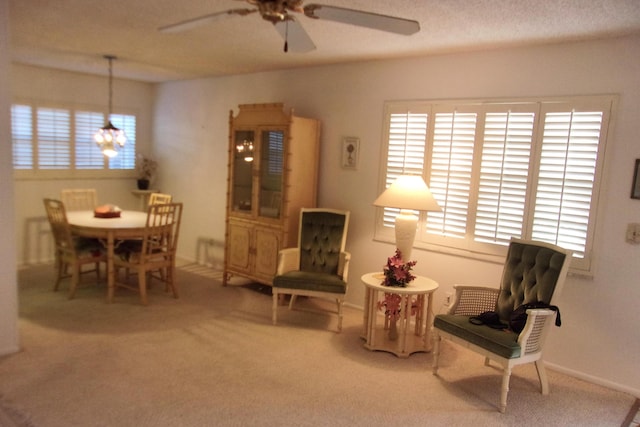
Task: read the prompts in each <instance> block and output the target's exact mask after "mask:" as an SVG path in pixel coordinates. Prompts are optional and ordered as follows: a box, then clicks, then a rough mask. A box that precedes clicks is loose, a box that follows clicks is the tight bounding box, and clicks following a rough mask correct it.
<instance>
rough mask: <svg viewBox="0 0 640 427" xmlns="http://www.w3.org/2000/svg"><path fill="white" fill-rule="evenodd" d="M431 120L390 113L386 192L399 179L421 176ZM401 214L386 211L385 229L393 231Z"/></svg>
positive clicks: (418, 114)
mask: <svg viewBox="0 0 640 427" xmlns="http://www.w3.org/2000/svg"><path fill="white" fill-rule="evenodd" d="M428 118H429V114H428V113H427V112H411V111H407V110H406V109H405V111H404V112H395V113H394V112H392V113H390V116H389V131H388V138H387V141H388V151H387V173H386V178H385V188H387V187H389V186H390V185H391V184H392V183H393V182H394V181H395V180H396V178H398V177H399V176H400V175H403V174H409V175H412V174H413V175H422V172H423V170H424V159H425V146H426V143H425V141H426V139H427V122H428ZM399 212H400V210H399V209H395V208H384V213H383V224H384V226H385V227H393V226H394V223H395V220H396V215H398V213H399Z"/></svg>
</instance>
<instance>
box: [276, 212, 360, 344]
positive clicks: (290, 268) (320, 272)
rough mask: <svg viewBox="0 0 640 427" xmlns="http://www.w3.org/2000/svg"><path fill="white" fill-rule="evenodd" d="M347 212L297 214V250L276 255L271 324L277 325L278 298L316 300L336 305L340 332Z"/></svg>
mask: <svg viewBox="0 0 640 427" xmlns="http://www.w3.org/2000/svg"><path fill="white" fill-rule="evenodd" d="M348 226H349V212H347V211H339V210H334V209H319V208H303V209H301V210H300V226H299V233H298V247H297V248H287V249H282V250H281V251H280V252H279V253H278V270H277V272H276V276H275V277H274V279H273V288H272V293H273V314H272V317H273V324H274V325H275V324H277V321H278V305H279V298H280V295H291V300H290V302H289V309H292V308H293V304H294V302H295V299H296V296H298V295H303V296H307V297H319V298H324V299H331V300H335V301H336V303H337V314H338V332H339V331H341V330H342V304H343V301H344V296H345V294H346V293H347V276H348V274H349V260H350V259H351V254H349V253H348V252H346V251H345V243H346V240H347V228H348Z"/></svg>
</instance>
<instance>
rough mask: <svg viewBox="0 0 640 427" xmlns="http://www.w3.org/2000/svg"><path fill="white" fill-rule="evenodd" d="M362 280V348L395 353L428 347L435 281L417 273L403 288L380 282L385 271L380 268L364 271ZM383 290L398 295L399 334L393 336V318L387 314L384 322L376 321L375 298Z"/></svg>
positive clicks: (378, 297)
mask: <svg viewBox="0 0 640 427" xmlns="http://www.w3.org/2000/svg"><path fill="white" fill-rule="evenodd" d="M361 280H362V283H363V284H364V285H365V287H366V293H365V300H364V319H363V331H362V334H363V338H364V339H365V344H364V346H365V348H368V349H369V350H381V351H388V352H390V353H393V354H395V355H396V356H398V357H409V355H411V354H412V353H416V352H429V351H431V331H430V330H431V324H432V323H433V309H432V302H433V293H434V292H435V290H436V289H438V283H437V282H436V281H435V280H432V279H429V278H428V277H424V276H416V278H415V279H414V280H413V281H411V282H410V283H409V284H408V285H407V287H404V288H400V287H390V286H383V285H382V282H383V280H384V275H383V274H382V273H380V272H376V273H367V274H364V275H363V276H362V277H361ZM385 293H388V294H396V295H399V296H400V298H401V299H400V318H399V319H398V320H397V330H398V337H397V339H395V340H394V339H390V338H389V327H390V324H391V322H392V320H390V318H389V315H388V314H385V315H384V323H383V324H381V325H378V317H379V316H378V313H379V312H380V310H379V309H378V301H379V300H380V299H382V298H383V297H384V294H385Z"/></svg>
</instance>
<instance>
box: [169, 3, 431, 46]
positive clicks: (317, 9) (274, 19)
mask: <svg viewBox="0 0 640 427" xmlns="http://www.w3.org/2000/svg"><path fill="white" fill-rule="evenodd" d="M236 1H246V2H247V3H249V4H252V5H254V6H256V7H257V8H256V9H229V10H225V11H222V12H215V13H211V14H208V15H203V16H199V17H197V18H192V19H188V20H186V21H181V22H178V23H175V24H171V25H166V26H163V27H160V28H159V29H158V30H159V31H160V32H163V33H177V32H180V31H185V30H189V29H191V28H194V27H199V26H201V25H204V24H209V23H212V22H216V21H221V20H223V19H227V18H232V17H235V16H246V15H249V14H252V13H255V12H258V13H259V14H260V16H261V17H262V19H264V20H266V21H269V22H271V23H272V24H273V25H274V27H275V29H276V30H277V31H278V33H279V34H280V36H281V37H282V38H283V39H284V51H285V52H287V51H288V50H289V48H291V50H292V51H294V52H309V51H311V50H314V49H315V48H316V46H315V45H314V44H313V41H312V40H311V38H310V37H309V35H308V34H307V32H306V31H305V30H304V28H303V27H302V25H300V23H298V21H297V20H296V19H295V17H294V15H293V14H292V13H290V12H295V13H304V15H306V16H307V17H309V18H312V19H325V20H328V21H336V22H342V23H345V24H351V25H357V26H360V27H367V28H373V29H376V30H381V31H387V32H390V33H396V34H403V35H411V34H414V33H416V32H418V31H420V24H419V23H418V22H417V21H413V20H410V19H404V18H397V17H394V16H388V15H380V14H377V13H371V12H365V11H361V10H354V9H346V8H343V7H336V6H327V5H322V4H308V5H306V6H303V5H302V3H303V1H304V0H236Z"/></svg>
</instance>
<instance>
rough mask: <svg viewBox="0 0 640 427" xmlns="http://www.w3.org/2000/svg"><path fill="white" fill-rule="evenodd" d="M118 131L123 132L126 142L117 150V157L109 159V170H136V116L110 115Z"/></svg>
mask: <svg viewBox="0 0 640 427" xmlns="http://www.w3.org/2000/svg"><path fill="white" fill-rule="evenodd" d="M109 119H110V120H111V123H113V125H114V126H115V127H117V128H118V129H122V130H124V133H125V135H126V136H127V142H126V143H125V144H124V147H123V148H122V149H120V150H118V155H117V156H116V157H112V158H110V159H109V169H135V168H136V116H132V115H127V114H112V115H111V116H110V118H109Z"/></svg>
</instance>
